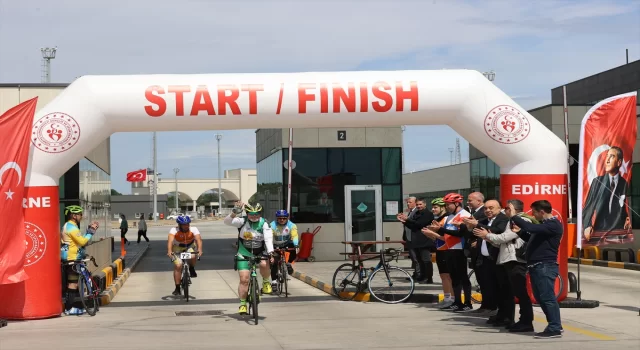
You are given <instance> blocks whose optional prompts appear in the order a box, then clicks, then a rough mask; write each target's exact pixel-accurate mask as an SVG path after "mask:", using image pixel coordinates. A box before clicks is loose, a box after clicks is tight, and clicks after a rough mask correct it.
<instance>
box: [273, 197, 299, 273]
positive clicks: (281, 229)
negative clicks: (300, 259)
mask: <svg viewBox="0 0 640 350" xmlns="http://www.w3.org/2000/svg"><path fill="white" fill-rule="evenodd" d="M271 230H272V231H273V246H274V247H275V248H295V251H290V252H289V259H288V260H287V271H288V273H289V274H292V273H293V267H291V262H292V261H293V260H294V259H295V258H296V255H297V254H298V252H299V251H300V249H299V248H298V226H296V224H294V223H293V222H292V221H291V220H289V213H288V212H287V211H286V210H284V209H281V210H278V211H276V220H274V221H273V222H271ZM279 260H280V259H278V260H276V261H275V262H274V263H273V265H271V285H275V284H277V281H276V279H277V277H278V263H279Z"/></svg>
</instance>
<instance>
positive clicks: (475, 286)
mask: <svg viewBox="0 0 640 350" xmlns="http://www.w3.org/2000/svg"><path fill="white" fill-rule="evenodd" d="M474 280H475V281H476V283H473V281H474ZM469 281H471V301H472V302H473V303H475V304H480V303H482V300H481V299H477V298H475V297H474V296H473V295H474V294H476V293H477V294H480V295H482V292H481V290H480V283H477V278H476V276H475V271H474V270H471V271H470V272H469ZM526 281H527V294H529V299H531V302H532V304H533V305H538V303H537V301H536V299H535V297H534V296H533V289H532V288H531V277H529V272H527V275H526ZM563 289H564V280H563V279H562V277H560V275H558V277H556V282H555V284H554V290H555V291H556V299H558V298H560V295H561V294H562V290H563Z"/></svg>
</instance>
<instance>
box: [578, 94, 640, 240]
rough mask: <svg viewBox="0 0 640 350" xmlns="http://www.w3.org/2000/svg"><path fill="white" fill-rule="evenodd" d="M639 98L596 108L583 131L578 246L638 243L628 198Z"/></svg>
mask: <svg viewBox="0 0 640 350" xmlns="http://www.w3.org/2000/svg"><path fill="white" fill-rule="evenodd" d="M636 104H637V96H636V92H632V93H628V94H622V95H618V96H614V97H611V98H608V99H606V100H604V101H601V102H599V103H598V104H596V105H595V106H593V107H592V108H591V109H590V110H589V111H588V112H587V114H586V115H585V117H584V119H583V120H582V126H581V128H580V159H579V163H580V168H579V169H580V171H579V173H578V224H577V235H578V237H577V240H576V242H577V246H578V247H579V248H581V247H582V246H583V245H585V246H600V245H606V244H618V243H628V242H632V241H633V232H632V230H631V215H637V214H634V213H633V212H632V211H631V209H630V207H629V200H628V198H627V193H629V191H630V189H629V184H630V183H631V168H632V166H633V161H632V159H633V148H634V146H635V143H636V135H637V129H638V125H637V114H636Z"/></svg>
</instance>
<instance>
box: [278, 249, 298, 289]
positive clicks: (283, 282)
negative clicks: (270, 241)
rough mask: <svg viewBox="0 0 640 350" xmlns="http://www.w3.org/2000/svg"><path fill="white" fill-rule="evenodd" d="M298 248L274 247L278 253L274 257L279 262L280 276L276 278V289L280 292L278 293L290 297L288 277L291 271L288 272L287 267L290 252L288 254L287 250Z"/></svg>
mask: <svg viewBox="0 0 640 350" xmlns="http://www.w3.org/2000/svg"><path fill="white" fill-rule="evenodd" d="M294 250H296V249H295V248H276V249H274V252H275V253H276V255H275V256H274V258H275V259H276V263H277V264H278V277H277V279H276V282H277V284H276V291H275V292H277V293H278V295H282V293H284V297H285V298H288V297H289V293H288V282H287V279H288V278H289V273H288V269H287V257H288V254H286V252H288V251H294Z"/></svg>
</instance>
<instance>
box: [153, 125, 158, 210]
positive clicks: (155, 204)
mask: <svg viewBox="0 0 640 350" xmlns="http://www.w3.org/2000/svg"><path fill="white" fill-rule="evenodd" d="M157 213H158V152H157V149H156V132H155V131H154V132H153V222H158V217H157Z"/></svg>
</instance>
